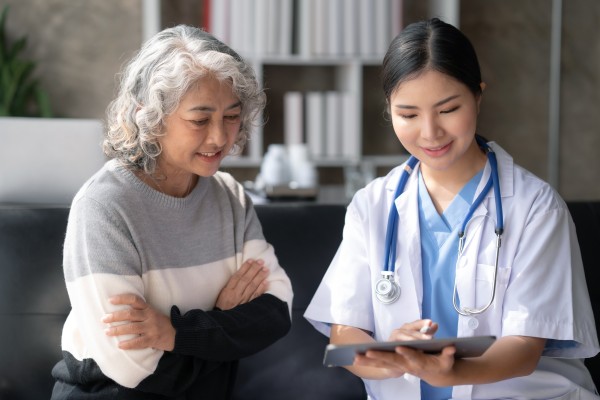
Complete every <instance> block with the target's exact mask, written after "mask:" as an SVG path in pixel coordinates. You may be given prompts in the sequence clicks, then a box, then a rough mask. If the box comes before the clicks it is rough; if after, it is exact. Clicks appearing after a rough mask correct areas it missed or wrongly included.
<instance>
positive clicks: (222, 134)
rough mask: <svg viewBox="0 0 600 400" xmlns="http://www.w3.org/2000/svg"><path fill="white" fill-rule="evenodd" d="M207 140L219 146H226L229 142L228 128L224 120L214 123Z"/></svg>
mask: <svg viewBox="0 0 600 400" xmlns="http://www.w3.org/2000/svg"><path fill="white" fill-rule="evenodd" d="M207 141H208V142H209V143H210V144H213V145H215V146H217V147H222V146H225V144H226V143H227V130H226V129H225V125H224V123H223V122H219V123H215V124H212V125H211V127H210V129H209V132H208V137H207Z"/></svg>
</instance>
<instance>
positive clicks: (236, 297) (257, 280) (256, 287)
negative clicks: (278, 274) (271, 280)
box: [216, 260, 269, 310]
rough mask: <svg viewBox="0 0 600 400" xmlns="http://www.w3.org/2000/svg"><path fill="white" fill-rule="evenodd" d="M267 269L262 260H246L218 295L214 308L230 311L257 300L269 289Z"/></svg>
mask: <svg viewBox="0 0 600 400" xmlns="http://www.w3.org/2000/svg"><path fill="white" fill-rule="evenodd" d="M268 276H269V269H268V268H267V267H265V265H264V261H263V260H246V262H245V263H244V264H242V266H241V268H240V269H239V270H238V271H236V273H235V274H233V276H232V277H231V278H230V279H229V282H227V284H226V285H225V287H224V288H223V289H222V290H221V293H219V297H218V298H217V303H216V307H217V308H219V309H221V310H230V309H232V308H234V307H236V306H239V305H240V304H244V303H247V302H249V301H250V300H253V299H255V298H257V297H258V296H260V295H262V294H263V293H265V292H266V291H267V289H268V288H269V285H268V282H267V277H268Z"/></svg>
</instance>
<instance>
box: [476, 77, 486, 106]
mask: <svg viewBox="0 0 600 400" xmlns="http://www.w3.org/2000/svg"><path fill="white" fill-rule="evenodd" d="M485 86H486V85H485V82H481V83H480V84H479V87H480V88H481V92H480V93H479V96H477V114H479V106H480V105H481V98H482V97H483V91H484V90H485Z"/></svg>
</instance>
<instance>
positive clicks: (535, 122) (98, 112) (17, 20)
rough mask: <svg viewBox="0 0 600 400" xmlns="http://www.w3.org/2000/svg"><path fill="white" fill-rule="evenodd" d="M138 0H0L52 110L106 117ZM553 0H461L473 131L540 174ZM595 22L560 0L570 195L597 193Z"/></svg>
mask: <svg viewBox="0 0 600 400" xmlns="http://www.w3.org/2000/svg"><path fill="white" fill-rule="evenodd" d="M142 1H143V0H0V6H2V5H4V4H11V10H10V14H9V21H8V30H9V34H11V35H13V37H16V36H20V35H22V34H25V33H27V34H28V35H29V49H28V54H29V55H30V56H31V57H32V58H34V59H35V60H36V61H38V62H39V63H40V67H39V69H38V74H39V76H40V78H41V80H42V84H43V85H44V87H45V88H46V90H47V91H48V92H49V93H50V96H51V101H52V105H53V109H54V111H55V113H56V115H57V116H63V117H96V118H103V116H104V110H105V108H106V105H107V104H108V102H109V101H110V99H111V98H112V97H113V93H114V88H115V73H116V72H117V71H118V70H119V69H120V66H121V65H122V63H123V62H124V61H125V60H126V59H127V58H128V57H129V56H130V55H131V54H132V53H133V52H134V51H135V50H136V49H137V48H138V47H139V44H140V42H141V37H142V22H141V21H142V16H141V14H142V12H141V2H142ZM169 3H171V4H175V5H176V4H179V5H180V7H179V8H180V10H183V11H182V12H183V13H185V14H187V16H186V18H189V14H191V13H190V12H189V11H190V10H192V9H195V10H197V8H194V2H192V1H189V0H179V1H175V0H169ZM551 3H552V1H551V0H485V1H482V0H462V1H461V15H460V18H461V28H462V29H463V31H464V32H465V33H466V34H467V35H468V36H469V37H470V38H471V40H472V41H473V44H474V46H475V48H476V50H477V52H478V54H479V57H480V62H481V67H482V72H483V76H484V80H485V82H486V83H487V90H486V92H485V94H484V103H483V106H482V112H481V118H480V124H479V132H480V133H481V134H483V135H484V136H486V137H488V138H489V139H493V140H496V141H498V142H499V143H500V144H501V145H502V146H504V147H505V148H506V149H507V150H508V151H509V152H511V153H512V154H513V156H514V157H515V159H516V161H517V163H519V164H521V165H523V166H524V167H526V168H528V169H529V170H531V171H532V172H534V173H535V174H537V175H538V176H540V177H542V178H544V179H548V172H547V170H548V165H547V164H548V121H549V111H548V107H549V106H548V96H549V71H550V70H549V68H550V67H549V60H550V27H551ZM404 4H405V21H406V23H409V22H411V21H414V20H415V19H420V18H424V17H426V16H427V10H426V8H425V5H426V4H427V2H426V1H423V0H404ZM163 8H164V6H163ZM177 8H178V7H170V10H171V12H172V11H173V10H177ZM186 10H187V11H186ZM173 18H174V17H173V15H171V14H169V19H170V20H171V19H173ZM183 20H184V21H185V18H184V19H183ZM599 22H600V1H597V0H568V1H563V23H562V59H561V94H560V104H561V109H560V164H559V165H560V170H559V171H560V172H559V178H560V180H559V187H558V189H559V192H560V193H561V194H562V195H563V197H565V198H566V199H568V200H577V199H579V200H589V199H600V157H598V156H597V154H598V151H599V149H600V107H599V106H600V99H599V96H600V33H599V31H598V29H597V26H598V23H599Z"/></svg>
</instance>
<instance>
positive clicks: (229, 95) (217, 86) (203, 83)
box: [158, 75, 242, 177]
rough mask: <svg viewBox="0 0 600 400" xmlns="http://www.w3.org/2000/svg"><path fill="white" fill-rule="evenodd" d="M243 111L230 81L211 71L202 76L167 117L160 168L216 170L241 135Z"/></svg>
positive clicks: (195, 171)
mask: <svg viewBox="0 0 600 400" xmlns="http://www.w3.org/2000/svg"><path fill="white" fill-rule="evenodd" d="M241 112H242V105H241V103H240V100H239V99H238V97H237V96H236V95H235V94H234V92H233V90H232V88H231V86H230V85H229V84H227V83H226V82H220V81H219V80H217V79H216V78H214V77H212V76H210V75H209V76H206V77H203V78H201V79H200V80H199V81H198V82H197V83H196V84H195V85H194V86H192V87H191V89H190V90H189V91H188V92H187V93H186V94H185V96H184V97H183V98H182V99H181V102H180V104H179V106H178V107H177V109H176V110H175V111H173V112H172V113H171V114H169V115H168V116H167V118H166V119H165V124H164V125H165V135H164V136H162V137H161V138H160V139H159V142H160V144H161V146H162V153H161V154H160V156H159V158H158V167H159V170H160V171H161V172H162V173H163V174H165V175H166V176H167V177H170V176H173V175H188V174H196V175H199V176H205V177H207V176H211V175H213V174H215V173H216V172H217V170H218V169H219V166H220V165H221V161H222V160H223V158H224V157H225V156H226V155H227V154H229V152H230V150H231V148H232V147H233V145H234V143H235V141H236V139H237V137H238V134H239V132H240V124H241ZM188 176H189V175H188Z"/></svg>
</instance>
